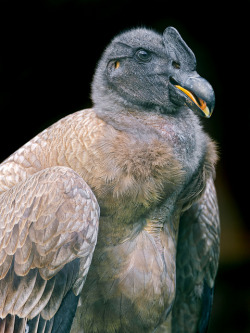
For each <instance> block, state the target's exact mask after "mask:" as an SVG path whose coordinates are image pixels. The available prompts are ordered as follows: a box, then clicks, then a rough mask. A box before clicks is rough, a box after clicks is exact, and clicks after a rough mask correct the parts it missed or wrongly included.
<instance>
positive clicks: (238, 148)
mask: <svg viewBox="0 0 250 333" xmlns="http://www.w3.org/2000/svg"><path fill="white" fill-rule="evenodd" d="M225 4H226V5H225ZM248 5H249V3H248V1H245V2H240V1H230V2H229V3H226V2H224V3H223V2H221V3H220V2H219V1H217V3H213V2H211V1H206V2H201V1H200V2H199V3H195V2H192V1H191V0H189V1H185V2H180V1H179V2H178V1H159V0H153V1H151V2H147V1H143V2H142V1H135V0H133V1H130V0H123V1H111V0H108V1H100V0H92V1H91V0H43V1H38V0H36V1H35V0H32V1H27V0H23V1H11V0H8V1H5V0H0V121H1V122H0V129H1V130H0V142H1V146H0V147H1V148H0V160H3V159H5V158H6V157H8V156H9V155H10V154H11V153H12V152H14V151H15V150H16V149H18V148H19V147H20V146H21V145H23V144H24V143H26V142H27V141H29V140H30V139H31V138H32V137H33V136H35V135H36V134H37V133H38V132H40V131H41V130H43V129H44V128H46V127H47V126H49V125H50V124H52V123H53V122H55V121H56V120H58V119H60V118H61V117H63V116H65V115H67V114H69V113H72V112H74V111H77V110H80V109H83V108H86V107H89V106H91V101H90V83H91V80H92V76H93V73H94V69H95V66H96V63H97V61H98V59H99V57H100V55H101V53H102V51H103V49H104V48H105V46H106V45H107V44H108V43H109V42H110V40H111V39H112V38H113V37H114V36H115V35H116V34H117V33H119V32H120V31H122V30H124V29H128V28H132V27H137V26H146V27H149V28H152V29H155V30H157V31H158V32H163V30H164V28H165V27H167V26H169V25H172V26H174V27H176V28H177V29H178V30H179V32H180V33H181V35H182V37H183V38H184V40H185V41H186V42H187V44H188V45H189V46H190V47H191V49H192V50H193V51H194V53H195V54H196V58H197V62H198V72H199V74H200V75H202V76H204V77H205V78H206V79H207V80H208V81H209V82H210V83H211V84H212V86H213V87H214V90H215V93H216V108H215V111H214V114H213V116H212V118H211V119H209V120H205V121H203V123H204V127H205V129H206V130H207V131H208V132H209V133H210V134H211V136H212V137H213V138H214V139H215V140H216V141H217V142H218V146H219V152H220V162H219V164H218V168H217V180H216V186H217V191H218V197H219V205H220V212H221V225H222V238H221V262H220V268H219V272H218V277H217V283H216V291H215V300H214V308H213V313H212V320H211V325H210V330H209V332H210V333H212V332H227V333H236V332H244V333H245V332H250V287H249V281H250V279H249V259H250V248H249V241H250V222H249V218H248V210H249V205H250V202H249V199H250V198H249V185H250V184H249V170H250V167H249V157H248V154H249V143H250V142H249V132H250V125H249V124H250V122H249V120H250V119H249V118H250V107H249V97H250V89H249V79H248V77H249V53H250V51H249V37H248V36H249V28H248V27H249V24H248V21H249V17H248V15H249V14H248V13H249V7H248Z"/></svg>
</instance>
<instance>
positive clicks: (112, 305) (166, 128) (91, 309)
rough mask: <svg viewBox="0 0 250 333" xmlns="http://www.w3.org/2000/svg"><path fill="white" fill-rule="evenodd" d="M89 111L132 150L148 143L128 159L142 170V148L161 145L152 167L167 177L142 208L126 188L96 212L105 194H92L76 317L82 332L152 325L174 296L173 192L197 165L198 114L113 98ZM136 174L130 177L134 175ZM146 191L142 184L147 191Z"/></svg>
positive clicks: (200, 148) (200, 155) (201, 149)
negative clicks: (86, 263) (94, 201)
mask: <svg viewBox="0 0 250 333" xmlns="http://www.w3.org/2000/svg"><path fill="white" fill-rule="evenodd" d="M112 104H113V103H112ZM94 111H95V113H96V114H97V116H98V117H99V118H101V119H102V120H103V121H105V123H107V124H108V125H109V126H112V128H114V129H115V132H116V133H117V137H114V139H112V140H113V141H112V142H114V143H116V142H117V141H118V139H119V135H120V134H119V133H121V135H124V133H125V134H126V136H125V137H126V138H128V144H127V146H125V148H126V149H128V150H130V149H132V150H133V149H134V146H133V145H132V144H131V145H130V143H131V142H136V146H137V147H138V149H139V151H141V150H143V149H144V147H148V148H147V151H145V160H144V161H141V160H143V157H141V160H136V161H137V162H136V165H137V164H138V163H142V166H143V165H145V169H146V167H147V161H149V160H150V158H151V155H150V154H151V153H150V150H152V151H154V153H155V150H156V147H163V149H165V148H166V151H167V153H166V156H167V157H164V158H165V159H164V158H163V160H162V162H161V161H160V162H159V164H158V165H157V167H156V168H159V169H160V174H164V172H166V178H167V180H166V182H165V183H164V181H162V180H161V181H162V186H160V187H159V189H160V191H161V193H160V199H159V198H158V199H157V200H156V199H155V197H154V196H153V195H152V200H151V201H152V203H151V202H149V203H148V204H149V205H151V206H150V209H147V207H146V205H141V206H140V203H137V202H136V199H135V198H136V197H132V193H133V192H132V191H131V196H130V195H127V196H126V198H125V200H123V199H119V198H117V199H115V200H114V202H113V203H112V204H110V203H109V206H111V210H109V212H108V213H107V214H106V215H105V214H104V215H102V205H103V206H105V200H108V199H106V197H105V198H104V199H103V200H102V198H100V199H98V201H99V202H100V206H101V218H100V230H99V236H98V242H97V247H96V250H95V253H94V257H93V261H92V265H91V268H90V271H89V274H88V278H87V280H86V283H85V285H84V288H83V291H82V295H83V296H82V298H81V302H82V304H81V306H80V309H79V311H78V314H77V316H76V321H81V323H82V327H84V332H85V331H86V332H92V331H93V330H94V331H100V332H101V331H102V332H114V331H117V332H118V331H119V332H123V331H124V332H125V331H136V332H152V331H153V330H154V329H155V328H156V327H157V326H158V325H159V323H161V322H162V321H163V320H165V318H166V317H167V316H168V314H169V313H170V311H171V308H172V305H173V302H174V297H175V262H176V243H177V236H178V227H179V218H180V214H181V210H182V207H181V205H180V204H179V206H178V198H179V197H180V194H181V192H182V190H183V189H184V188H186V187H187V186H186V185H187V184H189V183H190V182H191V180H192V179H193V175H194V174H196V173H198V171H199V170H200V169H202V165H203V162H204V155H205V151H206V144H205V134H203V132H202V129H201V126H200V124H199V121H198V118H197V117H196V116H195V115H194V114H193V113H192V112H191V111H190V110H189V109H188V108H186V107H183V108H180V109H178V110H176V112H175V113H172V114H171V115H167V114H164V113H161V112H159V111H158V110H157V111H156V110H149V111H147V112H146V111H145V110H144V112H141V110H139V109H135V108H134V109H128V108H125V107H123V106H121V105H120V106H119V105H117V106H116V108H115V109H113V108H111V107H110V108H109V107H108V105H106V106H105V107H102V108H100V107H99V105H98V104H96V105H94ZM111 132H112V131H111ZM111 132H110V135H112V133H111ZM111 145H112V143H111ZM118 147H120V146H118ZM164 147H165V148H164ZM151 148H152V149H151ZM168 149H169V151H168ZM123 150H124V146H122V145H121V149H120V150H119V148H118V149H116V150H115V151H116V156H115V158H116V159H118V160H119V154H122V153H123ZM137 153H138V152H135V153H134V155H136V154H137ZM147 154H148V155H147ZM158 155H160V152H159V154H158ZM162 155H163V156H164V152H163V153H162ZM156 156H157V155H156ZM135 157H136V156H135ZM168 158H169V160H168ZM153 162H154V161H153ZM153 162H152V163H153ZM164 163H165V164H164ZM136 165H135V166H134V167H136ZM132 166H133V165H132ZM161 167H162V168H165V171H164V169H161ZM168 168H169V170H168ZM171 168H172V169H171ZM142 170H144V167H143V168H142ZM156 171H157V170H154V169H152V173H151V175H150V177H149V178H147V179H146V178H145V180H144V181H143V182H142V183H141V185H140V186H144V185H145V184H146V183H147V181H148V182H149V183H150V181H151V179H154V176H155V172H156ZM132 173H133V167H132ZM173 175H175V176H173ZM172 176H173V178H171V177H172ZM138 179H139V180H140V177H139V178H138ZM138 179H137V178H136V177H135V181H137V180H138ZM148 179H149V180H148ZM139 180H138V182H139ZM157 181H158V180H157V179H156V180H155V182H157ZM118 184H119V182H118ZM145 186H146V185H145ZM145 192H147V187H145V190H143V193H145ZM150 195H151V194H150V191H149V198H150ZM119 200H120V201H119ZM154 200H155V202H154ZM111 201H112V198H111ZM112 205H114V206H113V207H114V208H113V210H112ZM131 212H132V213H131ZM130 214H132V215H130ZM127 221H130V222H129V223H127ZM109 263H112V267H111V266H110V265H109ZM110 323H112V327H110V326H109V325H110Z"/></svg>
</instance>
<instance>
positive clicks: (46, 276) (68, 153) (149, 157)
mask: <svg viewBox="0 0 250 333" xmlns="http://www.w3.org/2000/svg"><path fill="white" fill-rule="evenodd" d="M195 66H196V60H195V56H194V54H193V52H192V51H191V50H190V49H189V48H188V46H187V45H186V44H185V42H184V41H183V40H182V38H181V37H180V35H179V34H178V32H177V31H176V30H175V29H174V28H167V29H166V30H165V32H164V33H163V35H162V36H161V35H160V34H157V33H155V32H153V31H151V30H148V29H134V30H131V31H127V32H125V33H123V34H120V35H118V36H117V37H115V38H114V40H113V41H112V42H111V43H110V45H109V46H108V47H107V49H106V50H105V52H104V54H103V56H102V58H101V60H100V62H99V64H98V66H97V69H96V73H95V76H94V79H93V84H92V99H93V108H92V109H88V110H83V111H79V112H76V113H74V114H72V115H69V116H67V117H65V118H63V119H61V120H60V121H58V122H57V123H56V124H54V125H52V126H51V127H49V128H48V129H46V130H44V131H43V132H42V133H40V134H38V135H37V136H36V137H35V138H34V139H32V140H31V141H29V142H28V143H27V144H26V145H24V146H23V147H22V148H20V149H19V150H17V151H16V152H15V153H14V154H12V155H11V156H10V157H9V158H8V159H7V160H5V161H4V162H3V163H2V164H1V165H0V193H1V194H0V211H1V221H0V240H1V241H0V245H1V246H0V300H1V306H0V317H1V318H2V319H0V331H3V332H4V329H5V331H6V330H7V328H8V329H9V330H10V331H13V329H14V330H15V331H16V332H22V331H24V329H25V326H26V325H28V326H26V328H27V327H29V330H30V332H36V331H37V332H44V331H46V332H47V331H48V332H69V331H70V332H77V333H79V332H107V333H111V332H153V331H154V330H155V329H157V331H158V332H162V331H165V332H187V330H188V331H189V332H197V331H199V332H203V331H204V330H205V328H206V327H207V321H208V317H209V313H210V307H211V299H212V298H211V297H209V295H212V292H211V290H212V289H213V286H214V279H215V275H216V271H217V266H218V254H219V218H218V206H217V199H216V193H215V189H214V185H213V177H214V165H215V163H216V159H217V157H216V149H215V145H214V143H213V142H212V140H211V139H210V138H209V137H208V135H207V134H206V133H204V131H203V129H202V127H201V125H200V123H199V119H198V117H197V113H198V114H201V115H204V116H206V117H209V116H210V115H211V113H212V110H213V106H214V94H213V90H212V87H211V86H210V85H209V83H208V82H207V81H205V80H204V79H203V78H201V77H200V76H199V75H198V74H197V72H196V69H195ZM78 298H79V300H78ZM75 309H76V310H75ZM72 321H73V324H72ZM71 324H72V327H71ZM187 325H188V326H187ZM171 326H172V328H171ZM70 327H71V328H70Z"/></svg>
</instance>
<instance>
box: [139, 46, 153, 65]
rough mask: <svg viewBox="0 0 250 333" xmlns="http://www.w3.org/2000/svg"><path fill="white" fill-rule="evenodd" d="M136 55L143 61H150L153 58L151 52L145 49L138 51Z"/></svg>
mask: <svg viewBox="0 0 250 333" xmlns="http://www.w3.org/2000/svg"><path fill="white" fill-rule="evenodd" d="M136 57H137V59H138V60H139V61H143V62H147V61H150V60H151V58H152V56H151V53H150V52H148V51H146V50H143V49H140V50H138V51H137V52H136Z"/></svg>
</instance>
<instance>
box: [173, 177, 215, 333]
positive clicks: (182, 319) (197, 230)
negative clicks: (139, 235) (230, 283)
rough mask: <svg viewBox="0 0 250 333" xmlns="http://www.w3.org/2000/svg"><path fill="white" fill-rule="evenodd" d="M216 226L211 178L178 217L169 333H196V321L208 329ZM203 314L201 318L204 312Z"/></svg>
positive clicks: (197, 327)
mask: <svg viewBox="0 0 250 333" xmlns="http://www.w3.org/2000/svg"><path fill="white" fill-rule="evenodd" d="M219 239H220V224H219V210H218V204H217V196H216V191H215V187H214V182H213V179H212V177H211V178H209V179H208V180H207V183H206V189H205V192H204V194H203V195H202V197H201V198H200V200H199V201H198V202H196V203H194V204H193V205H192V206H191V207H190V208H189V209H188V210H187V211H186V212H185V213H184V214H183V216H182V217H181V221H180V229H179V236H178V247H177V259H176V266H177V270H176V280H177V281H176V301H175V304H174V307H173V317H172V332H179V333H181V332H195V333H196V332H199V327H201V323H200V322H199V321H200V318H206V323H202V327H203V331H202V332H204V327H207V325H208V319H209V314H210V312H209V311H210V309H208V307H210V308H211V297H210V298H209V304H204V301H206V299H208V297H206V295H207V294H208V290H210V291H209V293H210V294H211V292H212V289H213V287H214V280H215V276H216V273H217V268H218V261H219ZM205 308H206V309H207V310H206V311H207V314H208V315H206V314H204V309H205Z"/></svg>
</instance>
